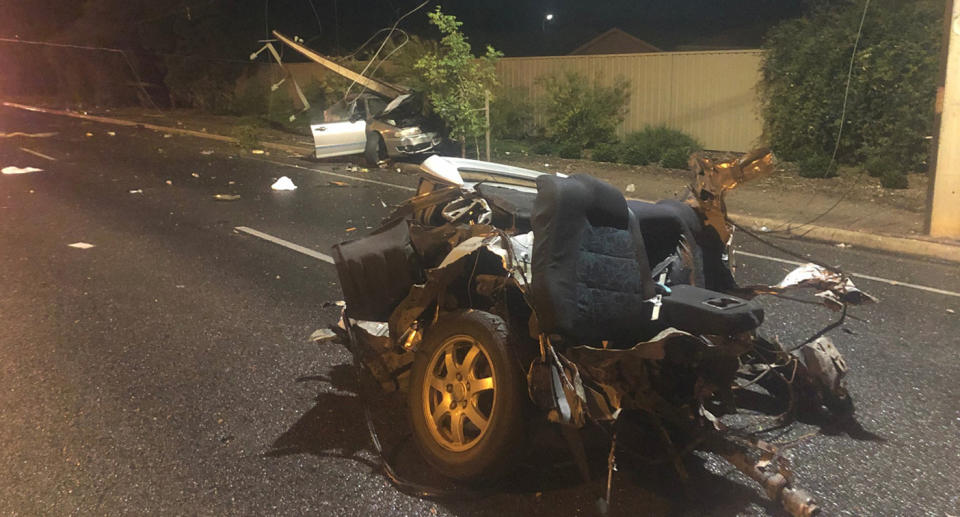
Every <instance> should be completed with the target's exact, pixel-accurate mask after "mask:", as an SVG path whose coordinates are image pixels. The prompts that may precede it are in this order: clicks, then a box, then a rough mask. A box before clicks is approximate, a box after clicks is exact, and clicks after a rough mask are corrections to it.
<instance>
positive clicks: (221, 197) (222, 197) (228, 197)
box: [213, 194, 240, 201]
mask: <svg viewBox="0 0 960 517" xmlns="http://www.w3.org/2000/svg"><path fill="white" fill-rule="evenodd" d="M213 199H216V200H217V201H236V200H238V199H240V196H239V195H238V194H214V195H213Z"/></svg>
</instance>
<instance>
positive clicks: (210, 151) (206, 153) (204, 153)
mask: <svg viewBox="0 0 960 517" xmlns="http://www.w3.org/2000/svg"><path fill="white" fill-rule="evenodd" d="M200 154H202V155H204V156H210V155H211V154H213V150H212V149H204V150H203V151H200Z"/></svg>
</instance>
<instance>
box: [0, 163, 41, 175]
mask: <svg viewBox="0 0 960 517" xmlns="http://www.w3.org/2000/svg"><path fill="white" fill-rule="evenodd" d="M0 172H2V173H3V174H7V175H15V174H30V173H31V172H43V169H38V168H36V167H16V166H14V165H10V166H7V167H4V168H3V169H2V170H0Z"/></svg>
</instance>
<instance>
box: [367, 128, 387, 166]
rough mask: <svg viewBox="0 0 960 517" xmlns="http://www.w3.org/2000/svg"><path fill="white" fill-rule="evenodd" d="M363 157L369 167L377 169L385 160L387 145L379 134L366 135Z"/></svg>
mask: <svg viewBox="0 0 960 517" xmlns="http://www.w3.org/2000/svg"><path fill="white" fill-rule="evenodd" d="M363 157H364V159H365V160H366V161H367V165H369V166H370V167H377V166H378V165H379V164H380V162H381V161H382V160H386V159H387V145H386V144H385V143H384V141H383V137H382V136H380V133H377V132H372V133H367V143H366V146H365V147H364V149H363Z"/></svg>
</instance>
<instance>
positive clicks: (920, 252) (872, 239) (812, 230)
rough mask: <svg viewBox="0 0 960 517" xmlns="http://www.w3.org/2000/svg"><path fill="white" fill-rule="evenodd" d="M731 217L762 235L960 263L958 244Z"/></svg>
mask: <svg viewBox="0 0 960 517" xmlns="http://www.w3.org/2000/svg"><path fill="white" fill-rule="evenodd" d="M729 217H730V219H731V220H732V221H733V222H735V223H737V224H739V225H740V226H743V227H746V228H749V229H750V230H751V231H754V232H756V233H758V234H761V235H763V234H764V233H765V232H766V231H767V230H766V229H767V228H777V229H778V230H777V232H778V233H783V234H786V235H789V236H793V237H798V238H803V239H811V240H815V241H824V242H830V243H837V244H840V243H843V244H849V245H851V246H856V247H859V248H865V249H872V250H879V251H886V252H891V253H902V254H905V255H914V256H918V257H926V258H935V259H939V260H946V261H949V262H960V245H958V244H951V243H946V242H938V241H933V240H925V239H912V238H908V237H896V236H893V235H880V234H875V233H867V232H858V231H853V230H843V229H840V228H830V227H827V226H813V225H797V224H796V223H791V222H789V221H781V220H779V219H770V218H765V217H754V216H746V215H740V214H729Z"/></svg>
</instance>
